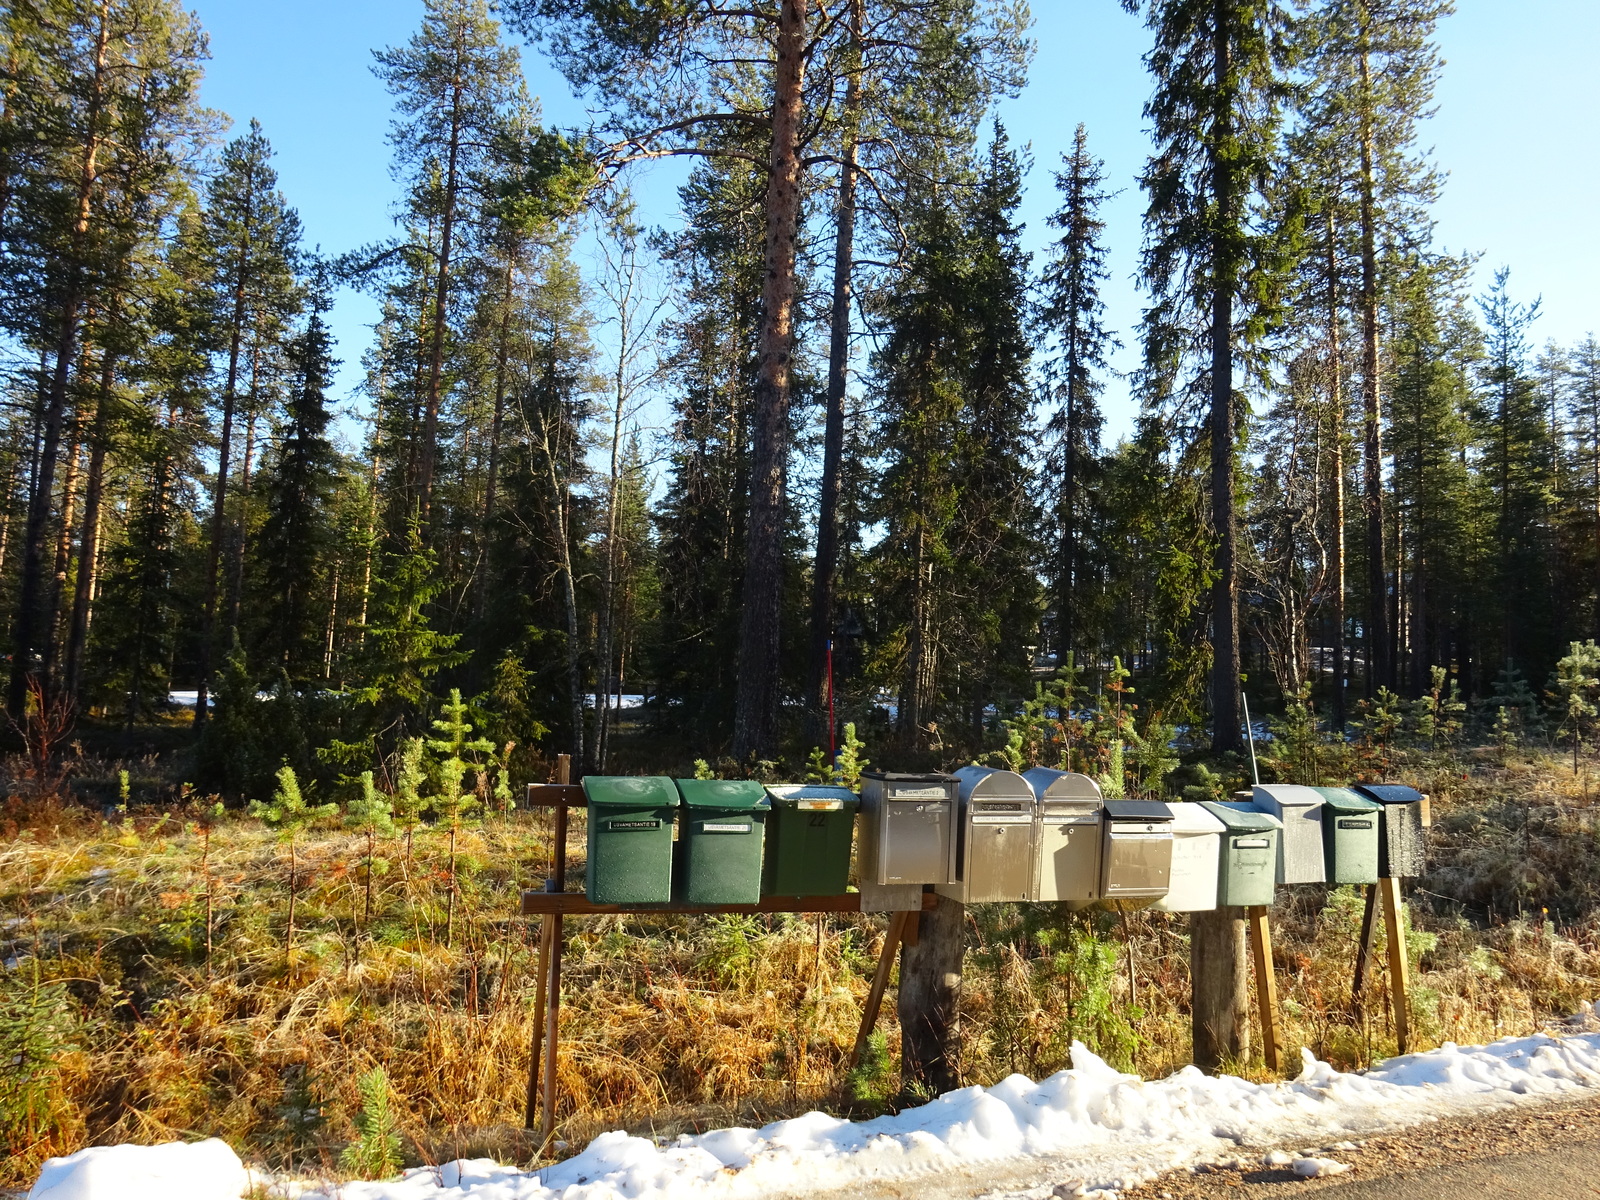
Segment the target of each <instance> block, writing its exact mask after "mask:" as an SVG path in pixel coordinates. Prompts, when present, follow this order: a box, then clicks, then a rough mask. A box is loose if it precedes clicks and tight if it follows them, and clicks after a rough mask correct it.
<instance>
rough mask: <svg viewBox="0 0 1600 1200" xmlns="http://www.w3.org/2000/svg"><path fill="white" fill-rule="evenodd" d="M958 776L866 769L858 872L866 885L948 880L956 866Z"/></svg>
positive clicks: (956, 877)
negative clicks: (908, 773)
mask: <svg viewBox="0 0 1600 1200" xmlns="http://www.w3.org/2000/svg"><path fill="white" fill-rule="evenodd" d="M956 788H957V785H956V777H955V776H954V775H945V774H943V773H940V772H937V771H935V772H930V773H928V774H923V775H915V774H911V775H907V774H898V773H895V772H891V771H865V772H863V773H862V775H861V836H860V837H859V838H858V839H857V844H856V865H857V874H858V876H859V878H860V879H861V882H862V883H863V884H864V885H879V886H887V885H895V884H925V883H933V884H951V883H959V882H961V879H960V875H959V874H958V873H957V870H956V866H957V864H956V843H957V838H956V809H957V806H958V804H959V797H958V795H957V790H956Z"/></svg>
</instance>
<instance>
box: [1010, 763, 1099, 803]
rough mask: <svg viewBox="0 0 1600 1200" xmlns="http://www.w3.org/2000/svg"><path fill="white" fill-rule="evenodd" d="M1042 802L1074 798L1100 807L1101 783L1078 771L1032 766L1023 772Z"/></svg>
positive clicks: (1023, 775)
mask: <svg viewBox="0 0 1600 1200" xmlns="http://www.w3.org/2000/svg"><path fill="white" fill-rule="evenodd" d="M1022 777H1023V778H1024V779H1026V780H1027V781H1028V786H1029V787H1031V788H1032V789H1033V794H1034V795H1035V796H1037V797H1038V798H1039V800H1040V801H1041V802H1050V801H1060V800H1074V801H1078V802H1079V803H1092V804H1093V805H1094V806H1095V807H1096V808H1098V807H1099V806H1100V804H1101V802H1102V800H1103V797H1102V796H1101V794H1100V785H1099V784H1098V783H1096V782H1095V781H1094V780H1093V779H1091V778H1089V776H1087V775H1082V774H1079V773H1078V772H1077V771H1055V770H1051V769H1050V768H1049V767H1030V768H1029V769H1028V770H1026V771H1024V772H1023V773H1022Z"/></svg>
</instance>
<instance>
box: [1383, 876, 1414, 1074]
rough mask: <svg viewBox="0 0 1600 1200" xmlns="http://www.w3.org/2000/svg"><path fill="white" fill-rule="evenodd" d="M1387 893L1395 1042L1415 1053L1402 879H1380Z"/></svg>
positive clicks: (1406, 1051) (1385, 904) (1386, 923)
mask: <svg viewBox="0 0 1600 1200" xmlns="http://www.w3.org/2000/svg"><path fill="white" fill-rule="evenodd" d="M1378 890H1379V891H1381V892H1382V893H1383V924H1384V928H1385V930H1386V931H1387V932H1388V934H1389V1002H1390V1004H1391V1005H1392V1006H1393V1008H1394V1034H1395V1044H1396V1047H1397V1048H1398V1049H1399V1051H1400V1053H1401V1054H1409V1053H1410V1052H1411V971H1410V967H1409V964H1407V962H1406V932H1405V926H1404V925H1403V924H1402V922H1401V918H1400V881H1399V880H1398V879H1380V880H1378Z"/></svg>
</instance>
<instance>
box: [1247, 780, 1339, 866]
mask: <svg viewBox="0 0 1600 1200" xmlns="http://www.w3.org/2000/svg"><path fill="white" fill-rule="evenodd" d="M1250 805H1251V807H1252V808H1255V809H1256V810H1257V811H1259V812H1264V813H1270V814H1272V815H1273V816H1275V817H1277V818H1278V820H1280V821H1282V822H1283V836H1282V837H1280V838H1279V839H1278V883H1279V884H1285V883H1326V882H1327V879H1328V868H1327V863H1326V862H1325V861H1324V858H1323V853H1322V793H1320V792H1318V791H1317V790H1316V789H1315V788H1308V787H1301V786H1300V785H1299V784H1294V783H1273V784H1260V783H1258V784H1256V786H1255V788H1254V790H1252V791H1251V793H1250Z"/></svg>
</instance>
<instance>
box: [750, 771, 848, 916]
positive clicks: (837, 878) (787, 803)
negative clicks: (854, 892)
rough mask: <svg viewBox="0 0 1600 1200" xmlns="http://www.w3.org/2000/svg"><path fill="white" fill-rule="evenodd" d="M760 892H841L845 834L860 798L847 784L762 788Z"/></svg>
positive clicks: (845, 874)
mask: <svg viewBox="0 0 1600 1200" xmlns="http://www.w3.org/2000/svg"><path fill="white" fill-rule="evenodd" d="M767 796H768V798H769V799H770V800H771V802H772V815H771V816H769V817H768V818H767V832H766V842H767V847H766V865H765V867H764V869H763V871H762V874H761V892H762V895H765V896H840V895H843V894H844V891H845V889H846V888H847V887H849V885H850V838H851V835H852V834H853V833H854V832H855V824H856V809H858V808H860V807H861V798H860V797H859V796H857V795H856V794H855V793H854V792H852V791H851V790H850V789H849V788H842V787H832V786H829V785H827V784H820V783H786V784H781V785H777V786H773V787H769V788H767Z"/></svg>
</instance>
